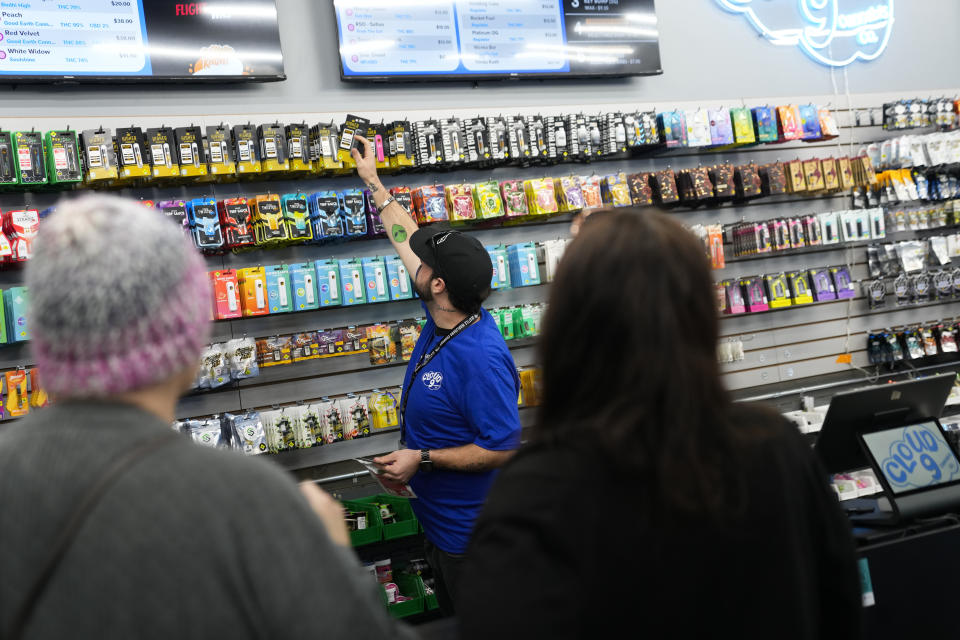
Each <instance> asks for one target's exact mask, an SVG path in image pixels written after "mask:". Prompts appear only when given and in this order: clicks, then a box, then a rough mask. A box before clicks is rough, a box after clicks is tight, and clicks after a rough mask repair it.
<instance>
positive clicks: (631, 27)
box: [333, 0, 662, 81]
mask: <svg viewBox="0 0 960 640" xmlns="http://www.w3.org/2000/svg"><path fill="white" fill-rule="evenodd" d="M333 4H334V12H335V14H336V21H337V29H338V33H339V42H340V74H341V77H342V78H343V79H344V80H349V81H403V80H407V81H422V80H486V79H503V78H555V77H604V76H606V77H610V76H635V75H654V74H659V73H662V70H661V68H660V41H659V29H658V25H657V15H656V11H655V9H654V0H406V1H398V0H334V3H333Z"/></svg>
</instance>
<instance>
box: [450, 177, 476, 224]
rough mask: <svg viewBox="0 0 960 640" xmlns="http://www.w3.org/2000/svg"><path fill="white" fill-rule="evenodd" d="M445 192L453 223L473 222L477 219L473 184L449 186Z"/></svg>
mask: <svg viewBox="0 0 960 640" xmlns="http://www.w3.org/2000/svg"><path fill="white" fill-rule="evenodd" d="M445 192H446V197H447V210H448V211H449V212H450V221H451V222H473V221H474V220H476V219H477V212H476V209H475V208H474V206H473V185H472V184H448V185H447V186H446V188H445Z"/></svg>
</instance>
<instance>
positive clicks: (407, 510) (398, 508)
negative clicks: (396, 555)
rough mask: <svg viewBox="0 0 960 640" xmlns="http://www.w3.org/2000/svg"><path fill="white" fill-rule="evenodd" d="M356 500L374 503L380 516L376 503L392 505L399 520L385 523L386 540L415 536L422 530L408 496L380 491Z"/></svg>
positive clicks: (369, 503)
mask: <svg viewBox="0 0 960 640" xmlns="http://www.w3.org/2000/svg"><path fill="white" fill-rule="evenodd" d="M355 502H358V503H362V504H368V505H372V506H373V507H374V508H375V509H377V515H378V517H379V509H378V508H377V507H376V504H377V503H384V504H389V505H390V507H391V508H392V509H393V512H394V514H396V516H397V520H396V522H394V523H392V524H384V525H383V539H384V540H393V539H395V538H403V537H406V536H413V535H416V534H417V533H419V531H420V522H419V521H418V520H417V517H416V516H415V515H414V514H413V507H411V506H410V500H408V499H407V498H398V497H396V496H391V495H389V494H386V493H378V494H377V495H375V496H369V497H366V498H360V499H358V500H356V501H355ZM381 522H382V520H381Z"/></svg>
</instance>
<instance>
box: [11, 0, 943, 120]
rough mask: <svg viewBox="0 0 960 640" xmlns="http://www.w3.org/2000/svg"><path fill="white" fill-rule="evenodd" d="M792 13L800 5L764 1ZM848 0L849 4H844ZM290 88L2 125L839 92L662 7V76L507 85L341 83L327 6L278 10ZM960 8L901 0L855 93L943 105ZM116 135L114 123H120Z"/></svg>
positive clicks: (84, 94)
mask: <svg viewBox="0 0 960 640" xmlns="http://www.w3.org/2000/svg"><path fill="white" fill-rule="evenodd" d="M757 1H762V2H764V3H766V5H767V6H774V5H780V8H779V10H781V11H784V12H787V11H793V10H794V7H795V5H796V0H757ZM841 1H842V0H841ZM277 4H278V8H279V14H280V29H281V39H282V42H283V49H284V54H285V64H286V70H287V76H288V79H287V80H286V81H285V82H281V83H271V84H264V85H253V86H207V87H204V86H184V85H179V86H162V87H156V86H152V87H151V86H143V85H139V86H92V87H91V86H85V87H76V86H73V87H35V86H30V85H22V86H19V87H15V88H9V87H4V88H0V117H5V116H6V117H10V116H16V117H31V118H36V117H38V116H52V117H54V118H56V119H61V118H68V117H69V116H71V115H76V116H81V115H85V116H104V117H110V116H113V117H120V118H124V117H126V116H130V117H133V116H138V115H156V116H171V117H172V116H178V117H177V120H178V121H179V120H182V118H183V117H189V116H191V115H195V116H203V115H220V114H223V115H225V116H229V115H231V114H234V115H235V116H236V120H237V121H239V120H240V119H241V118H242V117H244V116H246V115H247V114H271V113H289V112H335V113H345V112H347V111H354V112H357V113H367V114H375V113H377V112H379V111H401V112H402V111H404V110H413V109H425V108H426V109H428V110H433V111H434V112H436V111H442V110H444V109H452V108H457V107H460V108H464V107H470V108H478V107H487V108H505V109H506V108H518V109H527V108H537V107H540V106H550V105H553V106H558V105H570V104H584V105H592V104H601V103H610V102H626V103H642V104H663V105H669V104H671V103H672V102H679V101H687V100H690V101H696V100H709V101H711V102H713V101H716V100H731V101H732V100H736V99H740V98H744V99H750V98H758V97H769V96H797V97H814V96H829V95H832V94H833V93H834V81H836V83H837V86H838V87H839V89H840V91H841V92H842V91H843V89H844V72H842V71H841V72H834V76H833V78H832V77H831V71H830V70H829V69H828V68H827V67H824V66H821V65H819V64H817V63H815V62H813V61H811V60H810V59H808V58H807V57H806V56H805V55H803V54H802V53H800V52H799V51H797V50H794V49H787V48H778V47H774V46H773V45H771V44H769V43H768V42H766V41H765V40H763V39H762V38H760V37H759V35H758V34H757V33H756V32H755V31H754V30H753V29H752V28H751V27H750V26H749V25H748V24H747V22H746V21H745V20H744V19H743V18H742V17H741V16H737V15H733V14H730V13H727V12H725V11H723V10H721V9H720V8H719V7H718V6H717V4H716V1H715V0H658V1H657V14H658V17H659V20H660V29H661V56H662V61H663V69H664V74H663V75H662V76H657V77H648V78H633V79H617V80H603V81H577V82H572V81H549V82H547V81H520V82H516V81H509V82H483V83H479V84H478V85H475V84H473V83H429V84H427V83H422V84H416V85H397V84H393V85H378V86H365V85H355V84H347V83H343V82H341V81H340V77H339V58H338V56H337V45H336V26H335V23H334V20H333V8H332V1H331V0H277ZM958 25H960V2H957V1H956V0H897V1H896V22H895V25H894V30H893V36H892V38H891V40H890V45H889V47H888V49H887V51H886V52H885V53H884V54H883V55H882V56H881V57H880V58H879V59H878V60H876V61H874V62H871V63H860V62H858V63H854V64H853V65H851V66H850V67H849V68H848V70H847V72H846V79H847V81H848V86H849V90H850V91H851V92H852V93H855V94H859V93H890V92H896V93H899V94H902V95H911V94H920V95H934V94H937V95H938V93H937V92H938V91H939V90H946V89H948V88H951V87H957V86H960V65H958V63H957V61H958V60H960V38H957V37H956V29H957V27H958ZM114 124H116V123H115V122H114Z"/></svg>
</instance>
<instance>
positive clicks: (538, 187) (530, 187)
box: [523, 178, 560, 216]
mask: <svg viewBox="0 0 960 640" xmlns="http://www.w3.org/2000/svg"><path fill="white" fill-rule="evenodd" d="M523 188H524V193H525V194H526V196H527V203H528V205H529V207H530V215H534V216H549V215H552V214H554V213H557V212H559V210H560V207H559V206H558V205H557V194H556V190H555V188H554V185H553V178H534V179H532V180H524V181H523Z"/></svg>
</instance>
